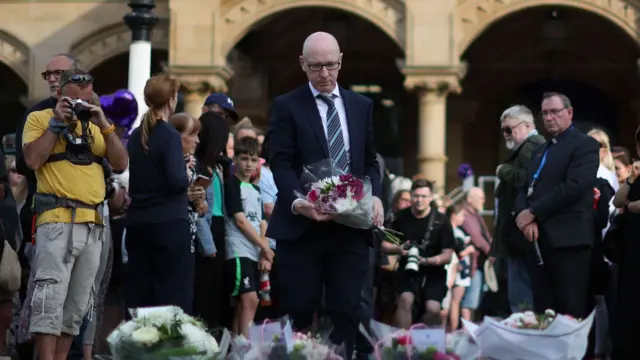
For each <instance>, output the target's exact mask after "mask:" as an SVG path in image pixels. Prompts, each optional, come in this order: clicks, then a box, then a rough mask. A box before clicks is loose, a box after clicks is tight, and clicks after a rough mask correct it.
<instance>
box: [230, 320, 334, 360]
mask: <svg viewBox="0 0 640 360" xmlns="http://www.w3.org/2000/svg"><path fill="white" fill-rule="evenodd" d="M232 348H233V351H232V353H231V354H230V356H229V359H231V360H343V357H342V356H340V355H338V353H339V352H340V351H338V349H336V347H334V346H332V345H330V344H328V342H326V341H324V340H323V339H322V336H320V335H316V336H312V335H311V334H303V333H299V332H293V330H292V327H291V322H290V321H288V320H287V319H286V318H285V319H282V320H280V321H276V322H268V321H266V322H265V323H264V324H262V325H258V326H252V327H251V328H250V330H249V339H246V338H244V337H243V336H238V337H236V338H234V339H233V340H232Z"/></svg>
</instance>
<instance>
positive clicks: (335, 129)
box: [317, 94, 349, 172]
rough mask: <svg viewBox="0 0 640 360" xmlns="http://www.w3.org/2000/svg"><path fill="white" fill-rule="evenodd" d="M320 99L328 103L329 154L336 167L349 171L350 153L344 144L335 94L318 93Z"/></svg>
mask: <svg viewBox="0 0 640 360" xmlns="http://www.w3.org/2000/svg"><path fill="white" fill-rule="evenodd" d="M317 97H318V99H320V100H322V101H323V102H324V103H325V104H327V108H328V109H327V144H328V145H329V155H330V156H331V160H333V164H334V166H335V167H336V168H338V169H340V170H342V171H345V172H349V154H348V153H347V149H346V147H345V145H344V136H343V135H342V125H341V124H340V116H339V115H338V110H337V109H336V104H335V101H334V99H335V98H336V97H337V96H336V95H335V94H330V95H318V96H317Z"/></svg>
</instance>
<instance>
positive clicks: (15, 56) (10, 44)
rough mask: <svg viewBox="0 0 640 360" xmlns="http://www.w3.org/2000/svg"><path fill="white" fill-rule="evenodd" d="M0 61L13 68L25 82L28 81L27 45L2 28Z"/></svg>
mask: <svg viewBox="0 0 640 360" xmlns="http://www.w3.org/2000/svg"><path fill="white" fill-rule="evenodd" d="M0 62H2V63H3V64H5V65H6V66H8V67H9V68H10V69H11V70H13V71H14V72H15V73H16V74H17V75H18V76H19V77H20V78H21V79H22V81H23V82H24V83H25V84H28V83H29V46H28V45H27V44H25V43H24V42H22V41H21V40H20V39H18V38H17V37H15V36H13V35H11V34H9V33H8V32H6V31H2V30H0Z"/></svg>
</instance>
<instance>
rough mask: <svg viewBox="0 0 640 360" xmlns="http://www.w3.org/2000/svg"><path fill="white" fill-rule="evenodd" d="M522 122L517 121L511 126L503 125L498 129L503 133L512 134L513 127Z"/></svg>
mask: <svg viewBox="0 0 640 360" xmlns="http://www.w3.org/2000/svg"><path fill="white" fill-rule="evenodd" d="M522 123H524V121H522V122H519V123H517V124H515V125H513V126H503V127H501V128H500V130H501V131H502V133H503V134H505V135H512V134H513V129H515V128H517V127H518V126H520V125H522Z"/></svg>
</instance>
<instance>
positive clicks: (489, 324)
mask: <svg viewBox="0 0 640 360" xmlns="http://www.w3.org/2000/svg"><path fill="white" fill-rule="evenodd" d="M593 317H594V313H593V312H592V313H591V315H589V317H587V318H586V319H585V320H583V321H582V322H579V323H578V322H576V321H575V320H573V319H571V318H569V317H567V316H564V315H558V316H556V318H555V319H554V320H553V322H552V323H551V324H550V325H549V327H547V328H546V329H544V330H532V329H515V328H512V327H510V326H507V325H505V324H502V323H501V322H499V321H496V320H494V319H491V318H489V317H485V318H484V321H483V322H482V324H481V325H480V326H478V325H476V324H474V323H472V322H469V321H466V320H464V319H463V320H462V322H463V324H464V327H465V329H466V330H467V331H468V332H469V335H471V337H472V338H473V339H474V340H475V342H476V343H477V344H478V346H479V347H480V351H481V352H482V356H483V357H488V358H491V359H496V360H580V359H582V358H583V357H584V354H585V353H586V351H587V343H588V338H589V330H591V324H592V323H593Z"/></svg>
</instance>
